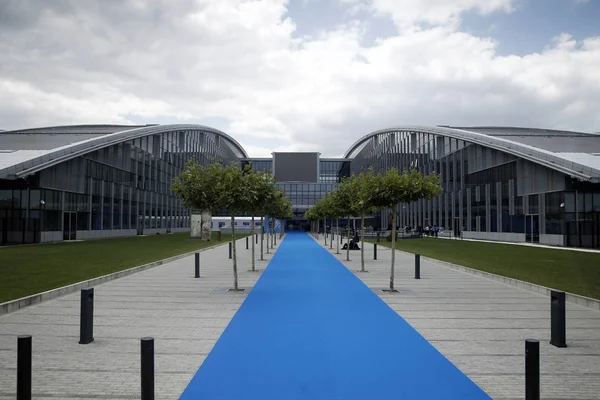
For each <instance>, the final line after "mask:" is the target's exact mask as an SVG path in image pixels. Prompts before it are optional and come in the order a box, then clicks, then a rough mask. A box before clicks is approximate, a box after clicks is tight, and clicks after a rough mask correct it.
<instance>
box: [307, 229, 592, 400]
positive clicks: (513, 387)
mask: <svg viewBox="0 0 600 400" xmlns="http://www.w3.org/2000/svg"><path fill="white" fill-rule="evenodd" d="M319 242H320V243H321V244H323V238H322V237H321V239H320V240H319ZM334 243H335V242H334ZM329 247H330V246H329V244H328V246H327V250H328V251H329V252H331V253H332V254H334V256H335V257H336V258H337V259H338V260H340V261H342V262H343V263H344V264H345V265H346V267H347V268H348V269H349V270H350V271H352V272H353V273H355V274H356V275H357V276H358V277H359V278H361V279H362V281H363V282H364V283H365V284H366V285H367V286H368V287H369V288H371V289H372V290H373V291H374V292H376V293H378V294H379V296H380V297H381V298H382V299H383V300H384V301H385V302H386V303H387V304H388V305H389V306H390V307H391V308H393V309H394V310H395V311H396V312H397V313H398V314H399V315H401V316H402V317H403V318H404V319H405V320H406V321H407V322H408V323H410V324H411V325H412V326H413V327H414V328H415V329H416V330H417V331H418V332H419V333H420V334H422V335H423V336H424V337H425V338H426V339H427V340H429V342H430V343H431V344H433V345H434V346H435V347H436V348H437V349H438V350H439V351H440V352H441V353H442V354H444V355H445V356H446V357H448V359H449V360H450V361H452V362H453V363H454V364H455V365H456V366H457V367H458V368H460V370H461V371H463V372H464V373H465V374H467V376H469V377H470V378H471V379H472V380H473V381H474V382H476V383H477V384H478V385H479V386H480V387H481V388H482V389H484V390H485V391H486V392H487V393H488V394H489V395H490V396H491V397H492V398H494V399H524V398H525V375H524V372H525V357H524V354H525V340H526V339H537V340H539V341H540V352H541V359H540V361H541V394H542V398H543V399H547V400H567V399H577V400H592V399H596V400H597V399H600V379H598V377H599V376H600V311H597V310H593V309H589V308H585V307H583V306H579V305H576V304H572V303H567V314H566V315H567V345H568V347H567V348H562V349H559V348H556V347H554V346H552V345H550V344H549V341H550V299H549V298H548V297H546V296H544V295H540V294H537V293H532V292H529V291H526V290H523V289H519V288H516V287H514V286H509V285H506V284H503V283H499V282H496V281H493V280H490V279H485V278H482V277H478V276H474V275H471V274H468V273H464V272H460V271H457V270H455V269H452V268H449V267H446V266H444V265H443V264H439V263H436V262H430V261H427V260H425V259H421V279H419V280H416V279H414V255H412V254H408V253H404V252H400V251H397V252H396V279H395V282H396V288H397V289H398V290H400V292H399V293H397V294H393V295H391V294H384V293H382V292H381V290H380V289H381V288H385V287H387V286H389V276H390V261H391V260H390V258H391V251H390V249H389V248H386V247H383V246H381V245H380V246H378V249H377V256H378V257H377V258H378V260H376V261H375V260H373V245H372V244H370V243H367V244H366V245H365V261H366V262H365V264H366V267H367V270H369V273H357V272H356V271H358V270H360V251H351V252H350V259H351V261H349V262H348V261H345V260H346V251H345V250H340V252H341V254H339V255H336V254H335V251H336V249H335V244H334V246H333V247H334V248H333V249H332V250H331V249H329Z"/></svg>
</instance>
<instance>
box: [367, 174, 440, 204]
mask: <svg viewBox="0 0 600 400" xmlns="http://www.w3.org/2000/svg"><path fill="white" fill-rule="evenodd" d="M376 180H377V184H375V185H373V205H374V206H375V207H377V208H378V209H382V208H393V207H395V206H396V204H398V203H412V202H414V201H417V200H419V199H427V200H429V199H432V198H434V197H436V196H438V195H439V194H440V193H441V192H442V187H441V186H440V183H441V178H440V176H439V175H437V174H430V175H427V176H424V175H423V174H422V173H420V172H419V171H417V170H416V169H413V170H412V171H410V172H406V171H405V172H403V173H402V175H400V174H399V173H398V170H396V169H390V170H387V171H386V172H385V174H384V175H380V176H379V177H377V178H376Z"/></svg>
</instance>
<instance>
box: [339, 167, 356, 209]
mask: <svg viewBox="0 0 600 400" xmlns="http://www.w3.org/2000/svg"><path fill="white" fill-rule="evenodd" d="M355 179H356V178H355V177H354V175H353V176H351V177H344V178H343V179H342V182H341V183H339V184H338V189H337V192H338V194H337V205H338V207H339V211H341V212H342V214H343V216H348V215H353V214H355V211H356V209H355V206H354V204H355V201H356V196H357V193H356V189H357V185H356V184H355V183H354V181H355ZM340 216H342V215H340Z"/></svg>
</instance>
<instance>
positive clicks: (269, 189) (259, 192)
mask: <svg viewBox="0 0 600 400" xmlns="http://www.w3.org/2000/svg"><path fill="white" fill-rule="evenodd" d="M246 177H247V179H248V185H249V186H250V187H251V188H253V190H254V193H255V197H253V198H252V201H251V203H250V204H249V208H247V209H246V211H247V212H249V213H251V214H252V215H265V214H268V213H267V205H268V203H269V202H270V201H272V198H273V197H274V196H275V177H274V176H273V175H272V174H270V173H269V172H263V171H259V172H254V171H253V170H251V171H250V172H247V173H246Z"/></svg>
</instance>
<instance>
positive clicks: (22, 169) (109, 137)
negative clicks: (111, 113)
mask: <svg viewBox="0 0 600 400" xmlns="http://www.w3.org/2000/svg"><path fill="white" fill-rule="evenodd" d="M46 129H48V128H45V130H46ZM184 130H188V131H189V130H192V131H202V132H209V133H213V134H216V135H219V136H220V137H222V138H223V139H225V142H226V143H227V145H228V146H229V148H230V149H231V150H232V151H233V152H234V153H237V154H239V157H240V158H247V157H248V154H247V153H246V150H244V148H243V147H242V146H241V145H240V144H239V143H238V142H237V141H236V140H235V139H234V138H232V137H231V136H229V135H228V134H226V133H225V132H222V131H220V130H218V129H214V128H211V127H208V126H204V125H192V124H174V125H154V126H145V127H141V128H139V127H134V128H133V129H126V130H121V131H117V132H115V133H110V134H105V135H102V136H98V137H93V138H90V139H86V140H82V141H78V142H75V143H70V144H67V145H64V146H61V147H57V148H54V149H49V150H11V151H5V152H2V153H5V154H3V158H5V160H4V162H2V163H0V173H2V175H4V176H7V175H14V176H18V177H20V176H26V175H30V174H32V173H35V172H37V171H40V170H42V169H45V168H48V167H51V166H53V165H56V164H59V163H61V162H64V161H68V160H70V159H72V158H76V157H79V156H81V155H84V154H86V153H89V152H92V151H95V150H98V149H101V148H104V147H108V146H111V145H114V144H118V143H122V142H126V141H128V140H132V139H137V138H140V137H144V136H150V135H156V134H162V133H168V132H179V131H184ZM13 132H14V133H16V132H25V131H13ZM13 132H10V131H9V132H3V134H10V133H13ZM237 154H236V155H237Z"/></svg>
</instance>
